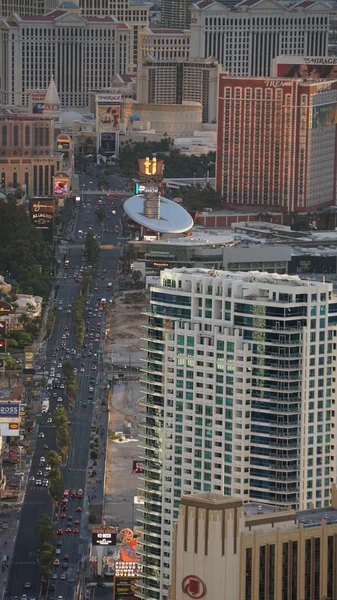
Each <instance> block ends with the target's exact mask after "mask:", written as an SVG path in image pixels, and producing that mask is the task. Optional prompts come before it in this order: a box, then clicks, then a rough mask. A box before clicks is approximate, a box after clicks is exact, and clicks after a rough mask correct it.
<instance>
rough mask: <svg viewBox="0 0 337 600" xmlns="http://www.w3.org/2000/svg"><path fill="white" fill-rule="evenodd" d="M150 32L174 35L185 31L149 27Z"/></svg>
mask: <svg viewBox="0 0 337 600" xmlns="http://www.w3.org/2000/svg"><path fill="white" fill-rule="evenodd" d="M149 29H150V31H152V33H166V34H167V33H172V34H175V35H177V34H179V33H184V31H183V30H182V29H152V27H149Z"/></svg>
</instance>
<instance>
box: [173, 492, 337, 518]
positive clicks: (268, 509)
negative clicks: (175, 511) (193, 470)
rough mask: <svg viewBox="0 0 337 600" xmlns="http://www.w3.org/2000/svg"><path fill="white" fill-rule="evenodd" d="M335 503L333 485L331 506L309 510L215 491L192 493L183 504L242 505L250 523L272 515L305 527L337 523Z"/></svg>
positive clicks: (219, 507) (213, 506) (218, 506)
mask: <svg viewBox="0 0 337 600" xmlns="http://www.w3.org/2000/svg"><path fill="white" fill-rule="evenodd" d="M335 503H336V489H335V487H333V492H332V505H331V506H329V507H323V508H316V509H315V508H312V509H309V510H294V509H293V508H292V507H289V508H280V507H278V506H276V505H273V504H260V503H258V502H247V503H246V504H244V503H243V502H242V499H241V498H239V497H236V496H224V495H223V494H220V493H215V492H206V493H200V494H190V495H185V496H183V497H182V504H183V505H186V506H198V507H199V508H205V509H209V510H212V509H214V510H219V509H225V510H226V509H227V508H228V509H230V508H234V507H235V508H238V507H241V506H242V508H243V512H244V515H245V517H247V521H248V522H249V523H256V524H258V522H259V519H258V517H260V518H261V519H262V520H263V524H266V523H267V522H268V521H267V520H268V517H270V520H271V522H273V521H276V522H277V521H283V520H284V521H285V520H287V519H289V520H292V521H294V522H295V524H297V525H303V526H304V527H315V526H316V527H317V526H319V525H322V520H323V519H324V521H326V523H327V524H328V525H329V524H333V523H337V508H336V507H335ZM246 523H247V522H246Z"/></svg>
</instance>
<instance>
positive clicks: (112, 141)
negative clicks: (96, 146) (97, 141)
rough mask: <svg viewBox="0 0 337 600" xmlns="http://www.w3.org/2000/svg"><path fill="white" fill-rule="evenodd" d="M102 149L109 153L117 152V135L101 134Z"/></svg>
mask: <svg viewBox="0 0 337 600" xmlns="http://www.w3.org/2000/svg"><path fill="white" fill-rule="evenodd" d="M101 147H102V149H103V150H105V151H107V152H116V134H115V133H102V134H101Z"/></svg>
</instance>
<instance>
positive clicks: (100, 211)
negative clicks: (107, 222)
mask: <svg viewBox="0 0 337 600" xmlns="http://www.w3.org/2000/svg"><path fill="white" fill-rule="evenodd" d="M95 215H96V218H97V220H98V221H99V222H100V223H103V221H104V219H105V209H104V208H103V206H99V207H98V208H97V209H96V212H95Z"/></svg>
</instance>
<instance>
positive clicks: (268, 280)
mask: <svg viewBox="0 0 337 600" xmlns="http://www.w3.org/2000/svg"><path fill="white" fill-rule="evenodd" d="M168 273H176V274H180V275H187V276H188V277H196V278H200V277H205V278H209V279H211V278H212V279H214V278H216V279H220V280H221V279H222V280H227V281H231V282H233V281H237V282H242V283H258V284H268V285H283V286H288V287H306V288H308V287H317V286H319V285H328V286H329V287H330V288H331V290H332V284H331V283H325V284H324V282H319V281H313V280H311V279H306V280H303V279H301V278H300V277H299V276H298V275H287V274H286V273H285V274H280V273H267V272H262V271H247V272H243V271H221V270H217V269H201V268H187V267H177V268H172V269H165V270H163V271H162V272H161V275H162V276H163V277H164V275H167V274H168Z"/></svg>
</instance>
